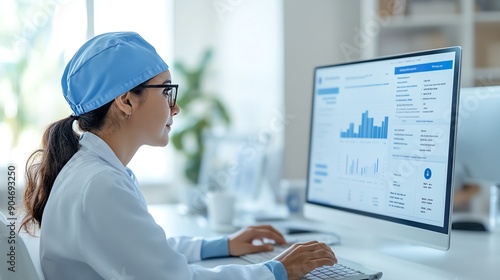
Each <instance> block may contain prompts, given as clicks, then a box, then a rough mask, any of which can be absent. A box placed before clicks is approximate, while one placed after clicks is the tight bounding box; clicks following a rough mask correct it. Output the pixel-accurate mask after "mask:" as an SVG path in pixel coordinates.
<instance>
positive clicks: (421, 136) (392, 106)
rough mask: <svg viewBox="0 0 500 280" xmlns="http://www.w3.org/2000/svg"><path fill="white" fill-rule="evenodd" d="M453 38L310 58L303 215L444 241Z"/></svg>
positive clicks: (456, 63) (456, 73)
mask: <svg viewBox="0 0 500 280" xmlns="http://www.w3.org/2000/svg"><path fill="white" fill-rule="evenodd" d="M460 61H461V48H460V47H450V48H444V49H437V50H429V51H422V52H415V53H408V54H402V55H397V56H389V57H382V58H378V59H372V60H365V61H356V62H349V63H344V64H337V65H330V66H321V67H316V68H315V70H314V87H313V102H312V114H311V130H310V144H309V162H308V172H307V196H306V202H305V205H304V215H305V217H306V218H311V219H316V220H321V221H325V222H330V223H333V224H339V225H345V226H349V227H352V228H354V229H359V230H362V231H366V232H370V234H372V233H378V234H382V235H384V236H390V237H394V238H404V239H409V240H411V241H413V242H417V243H420V244H424V245H427V246H429V247H433V248H439V249H442V250H447V249H448V248H449V244H450V238H449V236H450V230H451V229H450V228H451V227H450V213H451V203H450V201H451V197H452V191H451V187H452V178H453V160H454V149H455V138H456V123H457V111H458V96H459V85H460Z"/></svg>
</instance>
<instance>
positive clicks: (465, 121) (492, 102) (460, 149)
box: [455, 86, 500, 184]
mask: <svg viewBox="0 0 500 280" xmlns="http://www.w3.org/2000/svg"><path fill="white" fill-rule="evenodd" d="M499 108H500V86H496V87H491V86H489V87H476V88H462V89H461V90H460V109H459V118H458V131H457V148H456V160H455V162H457V163H459V164H460V165H462V166H463V169H465V171H467V174H466V176H467V177H468V179H470V180H477V181H484V182H489V183H492V184H499V183H500V148H499V144H498V142H499V139H500V128H498V126H496V125H495V124H496V122H497V121H498V120H500V109H499ZM457 175H458V174H457Z"/></svg>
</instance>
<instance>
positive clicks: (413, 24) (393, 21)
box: [380, 14, 463, 29]
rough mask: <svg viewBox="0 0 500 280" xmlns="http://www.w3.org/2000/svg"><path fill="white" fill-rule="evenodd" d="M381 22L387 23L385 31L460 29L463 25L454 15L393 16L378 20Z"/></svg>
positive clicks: (459, 17)
mask: <svg viewBox="0 0 500 280" xmlns="http://www.w3.org/2000/svg"><path fill="white" fill-rule="evenodd" d="M380 21H381V22H385V21H388V22H389V24H388V25H387V26H386V27H385V28H387V29H407V28H422V27H437V26H441V27H445V26H453V27H460V26H461V25H462V23H463V20H462V17H461V16H460V15H456V14H450V15H418V16H417V15H413V16H395V17H392V18H388V19H380Z"/></svg>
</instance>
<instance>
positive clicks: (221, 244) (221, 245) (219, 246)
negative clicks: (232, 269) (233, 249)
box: [201, 237, 229, 260]
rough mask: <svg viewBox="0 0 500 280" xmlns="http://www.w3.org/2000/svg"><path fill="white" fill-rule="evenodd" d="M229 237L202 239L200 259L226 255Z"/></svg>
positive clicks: (227, 254)
mask: <svg viewBox="0 0 500 280" xmlns="http://www.w3.org/2000/svg"><path fill="white" fill-rule="evenodd" d="M228 256H229V238H228V237H220V238H214V239H203V242H202V244H201V259H202V260H204V259H208V258H217V257H228Z"/></svg>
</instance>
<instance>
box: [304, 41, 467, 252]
mask: <svg viewBox="0 0 500 280" xmlns="http://www.w3.org/2000/svg"><path fill="white" fill-rule="evenodd" d="M439 53H455V67H454V80H453V93H452V94H453V96H452V102H451V108H450V140H449V151H448V174H447V179H446V200H445V202H446V203H445V211H444V215H445V217H444V224H443V226H442V227H438V226H431V225H427V224H423V223H418V222H414V221H409V220H404V219H400V218H394V217H389V216H385V215H380V214H374V213H370V212H364V211H360V210H355V209H350V208H344V207H340V206H332V205H326V204H322V203H319V202H314V201H310V198H309V188H310V185H309V184H310V178H309V176H310V172H311V157H312V152H311V150H312V143H313V142H312V136H313V123H314V105H315V103H314V102H315V96H316V94H314V93H315V92H316V80H317V73H318V70H320V69H324V68H331V67H341V66H346V65H354V64H364V63H372V62H377V61H384V60H393V59H402V58H409V57H416V56H426V55H433V54H439ZM460 75H461V48H460V47H458V46H454V47H447V48H441V49H433V50H425V51H417V52H409V53H404V54H398V55H391V56H384V57H379V58H374V59H367V60H358V61H352V62H346V63H340V64H333V65H325V66H318V67H315V69H314V77H313V78H314V80H313V81H314V82H313V91H312V92H313V94H312V103H311V106H312V107H311V108H312V110H311V121H310V131H309V153H308V164H307V187H306V201H305V205H304V216H305V217H306V218H310V219H314V220H320V221H324V222H330V223H332V224H338V225H341V226H346V227H350V228H356V229H361V230H369V231H370V232H375V233H378V234H382V235H384V236H389V237H392V238H395V239H402V240H405V241H411V242H414V243H419V244H422V245H425V246H428V247H431V248H436V249H440V250H448V249H449V247H450V233H451V213H452V203H451V202H452V199H453V197H452V196H453V193H452V186H453V173H454V157H455V147H456V137H457V123H458V108H459V94H460Z"/></svg>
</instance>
